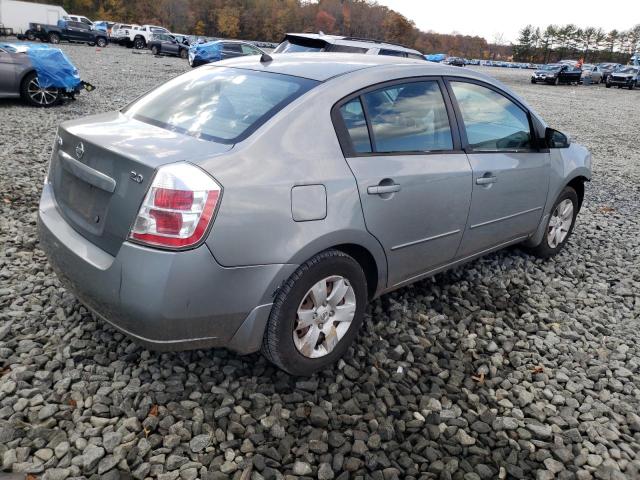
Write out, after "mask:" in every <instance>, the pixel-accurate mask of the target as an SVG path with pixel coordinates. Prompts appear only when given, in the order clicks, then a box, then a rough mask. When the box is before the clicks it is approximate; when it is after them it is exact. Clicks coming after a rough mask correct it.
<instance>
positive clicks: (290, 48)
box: [273, 40, 325, 53]
mask: <svg viewBox="0 0 640 480" xmlns="http://www.w3.org/2000/svg"><path fill="white" fill-rule="evenodd" d="M324 47H325V42H309V43H308V44H307V42H305V44H304V45H303V44H302V43H297V41H296V43H292V42H291V41H289V40H285V41H284V42H282V43H281V44H280V45H278V46H277V47H276V49H275V50H274V51H273V53H298V52H321V51H323V50H324Z"/></svg>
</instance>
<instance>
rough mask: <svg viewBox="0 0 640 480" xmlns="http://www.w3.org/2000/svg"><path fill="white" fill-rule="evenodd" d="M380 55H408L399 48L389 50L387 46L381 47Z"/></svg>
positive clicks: (404, 56)
mask: <svg viewBox="0 0 640 480" xmlns="http://www.w3.org/2000/svg"><path fill="white" fill-rule="evenodd" d="M378 55H387V56H389V57H403V58H406V57H407V54H406V53H405V52H400V51H398V50H388V49H386V48H383V49H381V50H380V52H379V53H378Z"/></svg>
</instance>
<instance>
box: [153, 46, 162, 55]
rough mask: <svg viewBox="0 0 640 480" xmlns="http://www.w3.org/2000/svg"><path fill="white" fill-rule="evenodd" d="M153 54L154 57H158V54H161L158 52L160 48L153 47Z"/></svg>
mask: <svg viewBox="0 0 640 480" xmlns="http://www.w3.org/2000/svg"><path fill="white" fill-rule="evenodd" d="M151 53H152V54H153V55H158V53H160V51H159V50H158V47H157V46H155V45H154V46H153V47H151Z"/></svg>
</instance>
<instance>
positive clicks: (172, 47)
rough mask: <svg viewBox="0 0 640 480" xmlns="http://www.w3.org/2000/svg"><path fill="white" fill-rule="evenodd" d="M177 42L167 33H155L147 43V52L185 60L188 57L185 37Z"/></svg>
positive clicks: (187, 44)
mask: <svg viewBox="0 0 640 480" xmlns="http://www.w3.org/2000/svg"><path fill="white" fill-rule="evenodd" d="M180 38H181V40H178V38H177V37H175V36H174V35H172V34H169V33H156V34H155V35H154V36H153V38H152V39H151V41H150V42H149V50H151V53H153V54H154V55H172V56H174V57H180V58H187V56H188V55H189V41H188V40H187V38H186V37H185V36H181V37H180Z"/></svg>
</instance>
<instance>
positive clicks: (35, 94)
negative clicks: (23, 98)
mask: <svg viewBox="0 0 640 480" xmlns="http://www.w3.org/2000/svg"><path fill="white" fill-rule="evenodd" d="M27 94H28V95H29V98H31V100H32V101H33V102H34V103H36V104H38V105H42V106H49V105H53V104H54V103H55V102H56V101H57V100H58V89H57V88H52V87H41V86H40V83H39V82H38V77H34V78H33V80H31V81H30V82H29V85H28V86H27Z"/></svg>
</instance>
